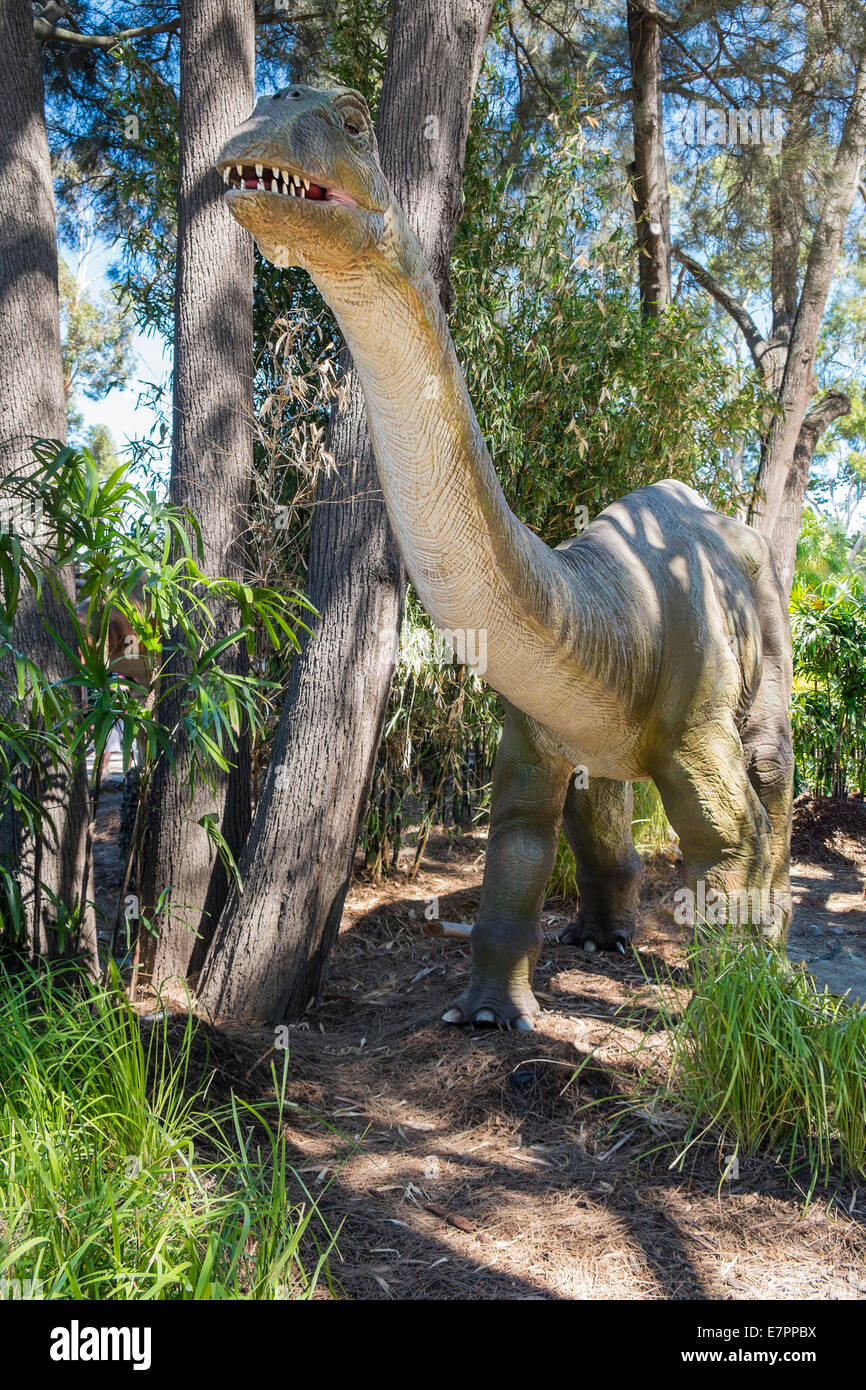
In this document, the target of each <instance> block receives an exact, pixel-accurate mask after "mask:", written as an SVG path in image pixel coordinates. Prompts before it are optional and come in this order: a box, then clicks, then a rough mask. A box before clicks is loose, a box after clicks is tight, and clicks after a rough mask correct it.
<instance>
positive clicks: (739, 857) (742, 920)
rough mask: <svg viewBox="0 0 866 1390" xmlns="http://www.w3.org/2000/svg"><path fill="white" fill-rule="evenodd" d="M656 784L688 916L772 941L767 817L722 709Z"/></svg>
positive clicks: (689, 738)
mask: <svg viewBox="0 0 866 1390" xmlns="http://www.w3.org/2000/svg"><path fill="white" fill-rule="evenodd" d="M655 782H656V786H657V787H658V789H659V792H660V794H661V798H662V802H663V803H664V808H665V811H666V812H667V816H668V819H669V821H670V822H671V825H672V826H673V827H674V829H675V830H676V832H677V834H678V835H679V837H680V846H681V849H682V853H683V881H684V887H685V888H686V889H687V890H688V891H689V893H690V895H691V897H690V899H688V900H687V905H688V907H689V909H690V910H689V912H688V914H687V918H688V920H691V921H696V922H697V923H698V925H700V924H702V923H707V924H710V925H713V924H716V925H720V926H722V925H731V926H737V925H739V926H746V927H752V928H754V929H756V930H759V931H761V932H762V933H763V934H765V935H766V936H767V937H768V938H770V939H775V937H776V934H777V933H776V929H775V926H774V921H773V918H772V898H771V895H770V893H769V889H770V883H771V829H770V821H769V817H768V815H767V813H766V811H765V810H764V807H763V805H762V804H761V801H760V798H759V797H758V794H757V792H756V791H755V788H754V786H753V785H752V782H751V781H750V779H749V776H748V773H747V766H746V755H745V751H744V749H743V745H742V742H741V740H740V736H739V733H738V732H737V729H736V727H735V726H734V723H733V720H732V719H729V717H728V716H727V715H723V716H721V717H720V718H719V719H717V720H716V721H713V722H711V723H707V724H704V725H702V726H701V727H699V728H693V729H690V730H689V731H688V732H687V733H686V735H685V737H684V738H683V740H682V741H681V743H680V744H679V746H678V747H677V748H676V749H675V750H673V751H672V752H671V753H670V754H669V755H668V756H667V757H666V759H665V760H664V762H663V763H662V764H661V766H660V767H659V768H658V769H656V775H655Z"/></svg>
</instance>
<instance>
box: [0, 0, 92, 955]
mask: <svg viewBox="0 0 866 1390" xmlns="http://www.w3.org/2000/svg"><path fill="white" fill-rule="evenodd" d="M0 146H2V149H3V160H4V167H3V177H2V179H0V470H2V474H3V475H4V476H5V475H6V474H8V473H10V472H11V471H12V470H14V469H17V468H21V467H22V466H25V465H27V464H28V463H33V461H34V460H33V455H32V454H31V452H30V446H31V444H32V443H33V442H34V441H35V440H36V439H38V438H39V437H40V436H41V437H44V438H48V439H56V440H58V441H61V442H65V440H66V402H65V398H64V392H63V364H62V360H61V353H60V317H59V300H58V293H57V237H56V231H55V222H54V189H53V184H52V179H51V165H50V161H49V155H48V139H47V135H46V131H45V115H44V106H43V92H42V75H41V72H40V67H39V54H38V51H37V47H36V43H35V42H34V39H33V11H32V7H31V6H30V4H29V3H27V0H6V4H5V5H3V7H2V11H0ZM7 501H8V499H7ZM56 578H57V580H58V583H59V584H60V586H61V587H62V589H63V590H64V591H65V592H66V594H67V595H68V596H69V597H70V598H74V593H75V582H74V577H73V574H72V569H71V566H70V567H67V568H65V569H64V570H63V571H61V572H58V574H57V576H56ZM46 622H47V623H50V624H51V625H52V627H54V628H55V630H56V631H58V632H59V633H60V635H61V636H62V637H63V638H64V639H65V640H66V642H67V643H68V645H69V646H70V647H72V648H74V636H73V627H72V622H71V619H70V617H69V614H68V611H67V610H66V608H65V607H64V606H63V604H62V603H61V602H60V601H59V599H57V598H56V597H55V596H54V594H52V592H51V590H50V588H49V586H47V585H46V586H45V589H44V592H43V597H42V601H41V605H38V604H37V602H36V598H35V596H34V594H33V593H32V591H31V590H30V589H29V588H28V587H26V586H24V587H22V592H21V598H20V602H19V606H18V613H17V617H16V621H15V634H14V641H15V645H16V647H17V648H18V650H20V651H22V652H23V653H24V654H25V655H26V656H28V657H29V658H30V659H31V660H32V661H34V662H35V663H36V665H37V666H39V667H40V668H41V669H42V671H43V672H44V674H45V676H46V677H47V678H48V679H49V680H50V681H52V682H57V681H60V680H62V679H64V678H66V677H68V676H69V675H70V674H71V673H72V668H71V666H70V664H69V663H68V661H67V659H66V658H65V657H64V655H63V652H62V651H61V649H60V647H58V645H57V643H56V642H55V641H54V640H53V639H52V638H51V637H50V636H49V634H48V633H47V631H46V628H45V624H46ZM10 671H11V665H10V663H8V662H6V663H4V675H5V676H6V677H7V678H8V677H9V675H10ZM0 698H2V697H0ZM11 708H12V702H11V701H8V702H7V710H11ZM12 712H14V711H12ZM32 790H33V791H35V792H38V794H39V796H40V799H41V802H42V806H43V810H44V811H45V813H46V817H47V819H46V825H45V832H44V835H43V837H42V839H41V841H40V842H39V843H38V844H33V843H31V842H28V841H27V840H24V839H23V838H22V836H21V833H20V827H19V826H18V825H16V824H15V821H14V817H13V816H12V815H6V816H4V817H3V818H2V824H0V856H2V858H3V861H4V862H5V864H6V866H7V867H8V868H10V869H12V870H13V872H14V871H17V872H18V874H19V882H20V885H21V889H22V894H23V896H24V900H25V920H26V931H27V939H28V940H27V944H28V945H29V947H30V949H31V950H32V952H33V953H34V954H35V955H38V956H44V957H55V956H58V955H61V954H70V953H71V951H72V950H74V949H83V950H84V952H85V954H86V956H87V958H88V960H89V963H90V966H91V968H94V969H95V968H96V966H97V956H96V933H95V924H94V918H93V913H92V911H88V910H87V908H86V905H85V904H82V903H81V902H80V896H81V893H82V889H83V883H84V865H85V835H86V826H87V818H88V798H87V773H86V770H85V766H84V763H83V761H82V762H81V764H80V765H79V767H78V769H77V770H73V769H72V768H71V767H70V766H69V765H61V766H60V767H59V768H58V769H57V770H56V771H54V772H53V773H52V774H51V776H50V778H49V781H48V783H47V785H46V784H44V783H43V784H42V786H41V788H39V787H35V786H34V787H33V788H32ZM52 823H53V828H52ZM33 876H35V878H36V883H35V886H34V884H33ZM40 879H41V882H42V884H43V885H44V887H43V888H42V889H40V887H39V882H38V880H40ZM52 894H53V895H55V896H56V898H57V899H58V900H59V901H60V903H61V904H62V905H63V907H65V908H66V909H67V910H68V911H72V910H74V909H75V908H76V905H77V907H78V910H79V912H80V913H81V914H82V915H81V918H80V920H81V922H82V927H83V931H82V933H81V936H80V937H79V940H78V941H77V942H76V941H75V940H70V941H69V942H68V945H65V946H64V948H63V949H61V947H60V944H59V942H58V938H57V936H56V933H55V931H54V924H55V922H56V919H57V912H56V909H55V908H54V906H53V905H52V901H51V897H52Z"/></svg>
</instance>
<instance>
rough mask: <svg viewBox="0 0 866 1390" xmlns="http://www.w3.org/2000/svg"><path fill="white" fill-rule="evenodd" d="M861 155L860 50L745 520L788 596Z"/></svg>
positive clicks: (865, 105)
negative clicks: (822, 360) (831, 301)
mask: <svg viewBox="0 0 866 1390" xmlns="http://www.w3.org/2000/svg"><path fill="white" fill-rule="evenodd" d="M864 157H866V52H864V53H861V54H860V57H859V62H858V66H857V71H856V75H855V79H854V90H853V93H852V96H851V104H850V106H849V108H848V114H847V116H846V119H845V125H844V128H843V131H842V139H841V141H840V143H839V148H838V150H837V152H836V158H835V160H834V163H833V168H832V170H831V171H830V173H829V175H828V178H827V188H826V193H825V197H824V205H823V208H822V210H821V215H820V219H819V221H818V225H817V226H816V228H815V232H814V234H813V237H812V245H811V248H810V251H809V260H808V264H807V266H806V274H805V278H804V281H803V288H802V291H801V294H800V300H799V304H798V306H797V313H796V317H795V319H794V323H793V327H792V329H791V337H790V343H789V345H788V351H787V355H786V358H785V371H784V376H783V378H782V384H781V387H780V390H779V401H780V405H781V410H780V412H779V414H778V415H777V416H776V417H775V419H774V421H773V424H772V426H771V429H770V434H769V438H768V441H767V445H766V448H765V449H764V452H763V456H762V458H761V463H760V467H759V469H758V476H757V479H756V484H755V500H754V502H753V505H752V512H751V519H752V522H753V524H754V525H756V526H757V527H758V528H759V530H761V531H763V533H764V534H765V535H766V536H767V537H768V538H769V539H770V542H771V544H772V546H773V551H774V554H775V557H776V564H777V566H778V568H779V573H780V577H781V579H782V583H783V584H784V586H785V589H786V592H790V588H791V583H792V580H793V576H794V561H795V558H796V545H797V534H798V532H799V520H800V511H801V510H802V504H803V493H804V491H805V486H806V483H807V482H808V468H807V469H806V472H805V475H803V476H800V474H802V469H800V470H799V474H798V460H797V451H798V447H799V446H800V436H801V429H802V427H803V424H804V421H805V419H806V412H807V409H808V405H809V400H810V398H811V396H812V394H813V392H814V362H815V352H816V349H817V344H818V334H819V333H820V331H821V323H822V321H823V318H824V308H825V306H826V303H827V296H828V294H829V292H830V286H831V285H832V283H833V277H834V275H835V273H836V266H837V262H838V259H839V250H840V247H841V245H842V235H843V233H844V231H845V224H846V222H847V220H848V215H849V213H850V211H851V207H852V205H853V202H854V198H855V195H856V192H857V184H858V180H859V176H860V169H861V167H862V165H863V160H864ZM828 423H829V421H828ZM801 454H802V449H801ZM786 493H787V497H786ZM795 520H796V529H794V522H795Z"/></svg>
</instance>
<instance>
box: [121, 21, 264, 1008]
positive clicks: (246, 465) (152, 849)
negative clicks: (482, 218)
mask: <svg viewBox="0 0 866 1390" xmlns="http://www.w3.org/2000/svg"><path fill="white" fill-rule="evenodd" d="M254 64H255V15H254V6H253V0H184V4H183V7H182V10H181V47H180V67H181V77H180V172H179V186H178V248H177V278H176V290H175V337H174V430H173V439H172V469H171V498H172V501H173V502H174V503H176V504H177V505H178V506H182V507H188V508H189V509H190V511H191V512H192V513H193V515H194V516H195V517H196V519H197V520H198V522H199V525H200V527H201V534H202V542H203V547H204V558H203V564H202V567H203V569H204V572H205V574H206V575H207V576H208V577H209V578H215V577H217V576H219V575H223V576H225V577H227V578H230V579H240V578H242V577H243V574H244V555H243V545H242V537H243V533H244V530H245V527H246V525H247V508H248V505H249V500H250V485H251V479H252V469H253V434H252V355H253V344H252V284H253V249H252V242H251V241H250V238H249V237H248V236H247V235H246V233H245V232H243V231H242V229H241V228H240V227H239V226H238V225H237V223H236V222H235V221H234V219H233V218H232V217H231V216H229V214H228V212H227V210H226V209H225V207H224V206H223V184H222V180H221V179H220V176H219V174H218V173H217V171H216V168H215V167H214V159H215V156H216V154H217V152H218V150H219V149H220V146H221V145H222V144H223V143H224V141H225V140H226V138H227V137H228V135H229V134H230V133H231V131H232V130H233V129H234V128H235V127H236V126H238V125H239V124H240V123H241V121H243V120H245V119H246V117H247V116H248V115H249V113H250V110H251V108H252V105H253V75H254ZM236 618H237V615H236V613H234V612H232V611H226V612H224V613H221V614H220V615H219V626H218V630H217V633H216V637H217V638H218V637H219V636H223V635H225V634H226V633H228V632H231V631H232V629H233V628H234V627H235V626H236ZM222 661H223V665H224V666H229V667H231V666H233V668H234V669H235V670H244V669H245V654H244V653H243V652H242V651H241V650H240V649H238V648H235V649H231V650H230V651H227V652H225V653H224V654H223V658H222ZM174 674H180V675H182V672H181V671H179V670H178V669H177V668H175V669H174V671H173V672H172V675H174ZM168 684H171V681H169V682H168ZM177 711H178V699H177V697H175V698H172V697H171V696H169V697H167V698H166V699H165V701H164V702H163V705H162V711H161V717H162V718H163V719H164V720H165V721H166V722H168V723H169V724H170V725H173V724H174V723H175V720H176V716H177ZM177 739H178V746H177V764H178V769H177V774H175V773H173V772H172V771H171V770H170V769H169V767H168V765H167V763H165V762H161V763H160V764H159V765H158V767H157V769H156V774H155V777H154V784H153V792H152V799H151V813H150V837H149V848H148V853H147V864H146V870H145V881H144V898H145V902H146V903H148V904H150V905H152V904H153V903H154V902H156V900H157V898H158V896H159V893H160V892H161V891H162V890H163V889H164V888H166V887H168V886H170V888H171V906H170V907H169V909H168V910H167V911H166V912H165V913H164V914H163V915H162V916H161V918H160V920H159V923H158V926H159V929H160V932H159V937H158V939H157V941H156V942H155V943H154V939H153V937H151V936H149V935H148V936H146V937H144V938H143V941H142V962H143V965H144V968H145V970H147V971H149V972H150V974H151V976H152V978H153V981H154V983H155V984H157V985H158V984H160V983H161V982H163V981H164V980H166V979H167V978H170V977H176V976H180V977H181V978H183V977H185V976H186V974H187V972H188V970H189V969H190V968H195V965H196V963H197V962H198V961H200V959H201V957H202V956H203V954H204V948H205V946H206V944H207V939H208V936H209V933H210V929H211V927H212V925H213V923H215V922H216V920H217V917H218V916H219V913H220V910H221V908H222V905H223V902H224V901H225V898H226V894H227V889H228V884H227V878H226V874H225V871H224V870H223V868H222V865H221V863H220V862H219V860H216V861H215V862H214V861H213V855H212V851H211V847H210V843H209V841H208V837H207V834H206V832H205V830H204V829H203V828H202V827H201V826H200V825H199V824H198V821H199V819H200V818H201V817H202V816H203V815H205V814H206V813H213V812H216V814H217V815H218V817H219V821H220V824H221V829H222V832H223V834H224V836H225V838H226V840H227V841H228V843H229V846H230V847H231V849H232V852H233V853H234V854H235V856H236V857H237V856H238V855H239V854H240V851H241V849H242V847H243V844H244V841H245V840H246V836H247V833H248V830H249V823H250V787H249V746H248V740H247V739H246V738H243V739H242V742H241V747H240V750H239V753H238V754H237V755H236V756H235V767H234V770H233V772H232V773H231V775H229V776H223V775H222V774H220V775H219V779H218V783H217V790H216V795H215V796H214V795H213V794H212V793H211V792H210V791H209V790H208V789H207V788H201V789H200V790H197V791H196V793H195V796H194V798H193V801H192V804H190V796H189V790H188V784H187V781H186V777H185V773H186V771H187V768H188V766H189V749H188V745H187V743H186V741H185V739H184V737H183V729H182V727H181V728H180V729H179V730H178V735H177ZM190 928H195V929H196V930H197V931H198V932H199V934H200V937H199V940H198V942H196V939H195V937H194V935H193V932H192V931H191V930H190Z"/></svg>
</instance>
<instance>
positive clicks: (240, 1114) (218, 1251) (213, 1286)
mask: <svg viewBox="0 0 866 1390" xmlns="http://www.w3.org/2000/svg"><path fill="white" fill-rule="evenodd" d="M145 1035H146V1038H145ZM192 1036H193V1025H192V1023H191V1022H190V1023H188V1025H187V1027H186V1030H185V1033H184V1036H183V1040H182V1043H181V1045H180V1047H176V1048H175V1050H174V1053H172V1051H171V1050H170V1048H169V1045H168V1036H167V1026H166V1024H165V1022H163V1023H162V1024H161V1025H160V1024H159V1023H154V1024H152V1025H150V1027H149V1028H145V1029H142V1027H141V1025H140V1024H139V1021H138V1019H137V1018H136V1017H135V1015H134V1014H133V1012H132V1011H131V1010H130V1008H129V1005H128V1003H127V1002H126V999H125V998H124V996H123V995H122V993H121V992H120V991H119V990H118V989H108V990H107V989H104V988H101V987H96V986H93V985H87V984H82V982H81V980H80V978H77V977H73V976H72V975H71V974H70V973H69V972H67V973H66V974H57V973H55V974H54V975H42V976H40V975H36V974H35V973H33V972H32V971H30V970H20V971H16V972H15V973H12V972H10V971H9V970H7V969H5V968H3V967H0V1038H2V1050H0V1281H2V1282H0V1294H2V1295H3V1296H6V1297H9V1296H15V1295H16V1294H19V1295H20V1293H21V1291H22V1290H23V1291H24V1292H25V1296H26V1293H27V1291H28V1289H29V1290H30V1291H31V1292H32V1293H33V1295H34V1296H38V1297H43V1298H53V1299H101V1300H102V1299H109V1300H114V1299H119V1300H123V1299H135V1300H140V1299H273V1298H308V1297H310V1296H311V1295H312V1293H313V1292H314V1290H315V1287H316V1284H317V1282H318V1281H319V1280H320V1279H321V1278H322V1277H323V1276H324V1277H327V1253H328V1249H329V1247H330V1245H331V1243H332V1242H331V1240H330V1237H328V1235H327V1233H326V1232H324V1229H323V1227H322V1226H321V1223H320V1222H318V1220H317V1214H316V1211H315V1205H314V1203H312V1202H311V1200H310V1199H309V1197H308V1195H307V1194H306V1192H305V1190H304V1188H303V1187H302V1184H301V1182H300V1179H298V1178H297V1176H296V1175H295V1174H294V1173H293V1172H292V1170H291V1169H290V1167H289V1165H288V1163H287V1159H286V1146H285V1140H284V1138H283V1136H282V1133H281V1125H280V1115H281V1113H282V1110H283V1108H284V1102H285V1076H284V1077H283V1080H282V1082H281V1081H280V1079H279V1078H278V1077H276V1076H275V1087H276V1090H277V1103H276V1106H275V1107H274V1113H271V1114H269V1113H268V1112H267V1111H266V1110H265V1109H262V1108H256V1107H252V1106H249V1105H246V1104H243V1103H242V1102H239V1101H237V1100H233V1101H232V1103H231V1105H230V1106H229V1107H227V1108H226V1107H224V1108H223V1110H222V1112H221V1113H220V1114H218V1115H217V1116H216V1117H215V1118H214V1117H211V1116H208V1115H206V1114H205V1112H204V1109H203V1104H204V1090H205V1086H204V1085H203V1084H202V1083H195V1084H191V1082H190V1077H189V1063H190V1047H191V1043H192ZM254 1135H258V1136H259V1137H258V1139H256V1140H254V1139H253V1136H254ZM305 1261H310V1262H311V1263H312V1268H311V1269H309V1268H306V1267H305Z"/></svg>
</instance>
